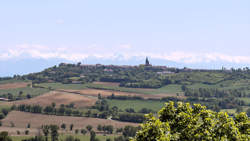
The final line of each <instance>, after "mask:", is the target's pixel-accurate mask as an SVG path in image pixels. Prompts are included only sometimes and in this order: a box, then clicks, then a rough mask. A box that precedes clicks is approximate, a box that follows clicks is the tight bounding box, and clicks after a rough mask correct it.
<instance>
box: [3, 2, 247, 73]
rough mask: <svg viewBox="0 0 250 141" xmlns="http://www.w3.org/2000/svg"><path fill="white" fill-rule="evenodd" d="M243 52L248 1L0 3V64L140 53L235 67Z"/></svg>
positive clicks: (244, 61) (121, 57) (244, 60)
mask: <svg viewBox="0 0 250 141" xmlns="http://www.w3.org/2000/svg"><path fill="white" fill-rule="evenodd" d="M249 53H250V1H249V0H207V1H204V0H171V1H170V0H155V1H152V0H123V1H122V0H99V1H97V0H88V1H87V0H35V1H34V0H6V1H1V2H0V65H1V63H6V62H7V61H9V60H13V59H16V60H19V61H20V60H21V59H23V58H25V59H27V58H28V59H45V60H47V61H48V60H49V59H64V60H68V61H81V60H87V59H88V58H96V59H97V60H102V59H113V60H115V59H119V60H129V59H131V58H133V57H138V58H142V57H143V58H144V57H145V56H149V57H150V58H152V59H160V60H166V61H173V62H177V63H184V64H186V65H189V64H198V63H211V62H217V63H218V62H223V63H230V64H235V65H237V64H240V63H242V64H250V56H249ZM132 61H133V60H132ZM99 62H101V61H99ZM223 63H222V65H223ZM24 64H25V63H24ZM208 67H209V66H208ZM0 69H4V68H0Z"/></svg>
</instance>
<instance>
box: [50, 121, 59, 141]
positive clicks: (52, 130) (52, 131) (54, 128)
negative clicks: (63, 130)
mask: <svg viewBox="0 0 250 141" xmlns="http://www.w3.org/2000/svg"><path fill="white" fill-rule="evenodd" d="M58 129H59V127H58V126H57V125H50V134H51V141H58V136H59V133H58Z"/></svg>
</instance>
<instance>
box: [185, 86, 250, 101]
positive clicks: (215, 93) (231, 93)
mask: <svg viewBox="0 0 250 141" xmlns="http://www.w3.org/2000/svg"><path fill="white" fill-rule="evenodd" d="M182 89H183V90H184V92H185V96H191V97H206V98H211V97H215V98H225V97H250V95H249V94H246V92H245V89H246V88H240V89H229V90H220V89H212V88H199V89H191V88H187V87H185V86H182Z"/></svg>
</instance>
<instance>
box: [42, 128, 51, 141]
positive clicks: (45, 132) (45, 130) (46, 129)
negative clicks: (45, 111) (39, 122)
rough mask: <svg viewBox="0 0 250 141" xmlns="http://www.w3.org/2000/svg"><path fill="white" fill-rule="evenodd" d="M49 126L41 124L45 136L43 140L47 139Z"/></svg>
mask: <svg viewBox="0 0 250 141" xmlns="http://www.w3.org/2000/svg"><path fill="white" fill-rule="evenodd" d="M49 128H50V127H49V126H48V125H43V126H42V131H43V134H44V136H45V141H48V135H49Z"/></svg>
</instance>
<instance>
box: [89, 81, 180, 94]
mask: <svg viewBox="0 0 250 141" xmlns="http://www.w3.org/2000/svg"><path fill="white" fill-rule="evenodd" d="M86 86H87V87H89V88H94V89H104V90H114V91H122V92H130V93H141V94H162V93H169V94H173V93H174V94H175V93H182V90H181V85H176V84H170V85H167V86H164V87H161V88H158V89H140V88H125V87H119V86H104V85H101V84H93V83H92V84H87V85H86Z"/></svg>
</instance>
